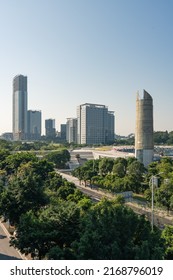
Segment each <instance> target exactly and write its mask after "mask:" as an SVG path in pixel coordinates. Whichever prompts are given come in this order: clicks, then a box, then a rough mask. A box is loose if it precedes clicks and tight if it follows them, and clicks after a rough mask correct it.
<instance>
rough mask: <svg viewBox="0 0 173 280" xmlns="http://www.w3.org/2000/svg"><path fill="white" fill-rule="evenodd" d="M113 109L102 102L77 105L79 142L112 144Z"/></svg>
mask: <svg viewBox="0 0 173 280" xmlns="http://www.w3.org/2000/svg"><path fill="white" fill-rule="evenodd" d="M114 123H115V117H114V112H113V111H108V107H106V106H105V105H100V104H91V103H85V104H82V105H80V106H78V107H77V126H78V128H77V142H78V144H87V145H93V144H112V143H113V142H114Z"/></svg>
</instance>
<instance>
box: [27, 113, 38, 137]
mask: <svg viewBox="0 0 173 280" xmlns="http://www.w3.org/2000/svg"><path fill="white" fill-rule="evenodd" d="M27 127H28V136H27V138H28V139H29V140H39V139H40V138H41V111H32V110H28V124H27Z"/></svg>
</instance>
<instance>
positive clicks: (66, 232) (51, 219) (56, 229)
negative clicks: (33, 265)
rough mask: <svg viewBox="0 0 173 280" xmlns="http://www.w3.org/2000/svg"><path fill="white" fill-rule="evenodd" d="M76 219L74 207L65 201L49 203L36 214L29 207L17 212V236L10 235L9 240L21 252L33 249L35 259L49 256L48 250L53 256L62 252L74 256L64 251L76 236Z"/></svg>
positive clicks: (77, 225) (76, 214) (77, 218)
mask: <svg viewBox="0 0 173 280" xmlns="http://www.w3.org/2000/svg"><path fill="white" fill-rule="evenodd" d="M79 220H80V212H79V209H78V207H76V205H75V204H74V203H73V202H69V201H68V202H63V201H61V202H60V203H56V205H55V204H54V205H50V206H49V207H47V208H45V209H42V210H41V212H40V214H39V215H35V214H34V213H33V212H32V211H29V212H27V213H26V214H24V215H22V216H21V219H20V223H19V224H18V226H17V236H16V237H17V238H13V239H12V241H11V244H12V245H14V246H15V247H17V248H18V249H20V251H21V252H22V253H25V254H29V253H31V254H32V256H35V253H36V252H37V254H38V257H39V259H43V258H45V256H46V255H47V256H48V257H50V258H51V259H52V258H53V256H52V254H53V253H52V250H53V251H54V258H55V256H56V259H57V258H60V259H62V256H63V255H64V254H65V256H66V259H71V258H72V256H73V258H76V257H75V254H74V253H70V254H69V256H68V255H67V251H69V252H70V251H71V245H72V242H73V241H74V240H75V239H78V236H79ZM53 248H54V249H53ZM50 250H51V251H50ZM49 251H50V256H49V254H48V253H49ZM55 251H56V254H55ZM64 252H65V253H64Z"/></svg>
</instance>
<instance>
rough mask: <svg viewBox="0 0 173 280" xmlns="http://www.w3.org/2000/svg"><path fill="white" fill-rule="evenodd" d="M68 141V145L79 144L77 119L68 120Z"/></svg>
mask: <svg viewBox="0 0 173 280" xmlns="http://www.w3.org/2000/svg"><path fill="white" fill-rule="evenodd" d="M66 140H67V142H68V143H75V144H76V143H77V119H76V118H68V119H67V123H66Z"/></svg>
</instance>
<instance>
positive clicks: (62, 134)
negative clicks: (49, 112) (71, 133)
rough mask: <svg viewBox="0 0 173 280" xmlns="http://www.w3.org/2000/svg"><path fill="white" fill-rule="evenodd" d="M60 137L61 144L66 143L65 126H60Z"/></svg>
mask: <svg viewBox="0 0 173 280" xmlns="http://www.w3.org/2000/svg"><path fill="white" fill-rule="evenodd" d="M60 137H61V141H62V142H66V124H61V126H60Z"/></svg>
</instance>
